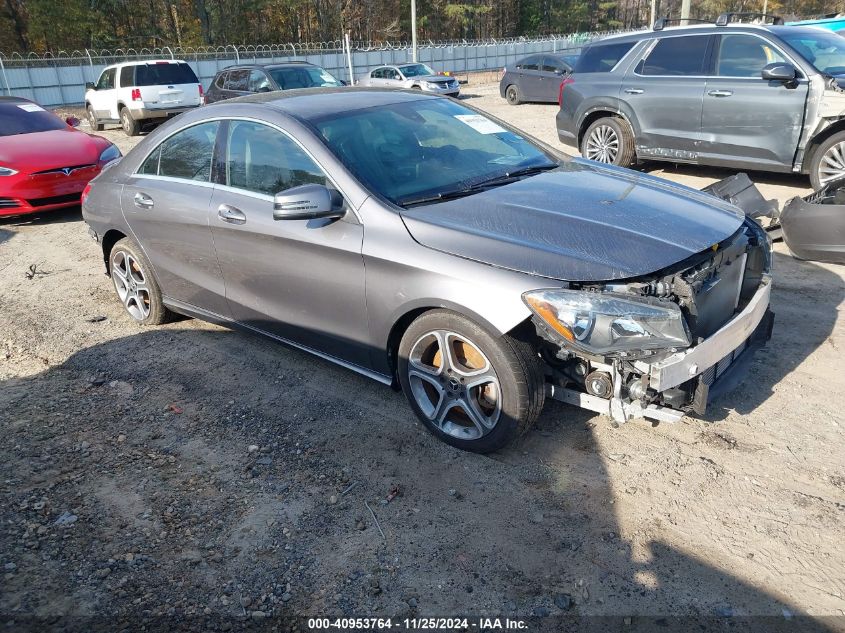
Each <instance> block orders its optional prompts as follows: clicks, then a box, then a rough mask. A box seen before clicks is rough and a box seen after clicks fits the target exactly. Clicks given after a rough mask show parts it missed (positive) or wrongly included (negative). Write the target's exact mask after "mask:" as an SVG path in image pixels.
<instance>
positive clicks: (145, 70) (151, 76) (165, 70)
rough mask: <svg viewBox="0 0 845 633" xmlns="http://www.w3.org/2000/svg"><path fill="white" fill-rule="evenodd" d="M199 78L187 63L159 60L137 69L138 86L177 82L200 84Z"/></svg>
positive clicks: (163, 84)
mask: <svg viewBox="0 0 845 633" xmlns="http://www.w3.org/2000/svg"><path fill="white" fill-rule="evenodd" d="M198 83H199V80H198V79H197V76H196V75H195V74H194V71H193V70H191V67H190V66H188V64H185V63H178V64H172V63H170V62H163V63H161V62H157V63H154V64H142V65H140V66H138V67H137V68H136V71H135V85H136V86H172V85H176V84H198Z"/></svg>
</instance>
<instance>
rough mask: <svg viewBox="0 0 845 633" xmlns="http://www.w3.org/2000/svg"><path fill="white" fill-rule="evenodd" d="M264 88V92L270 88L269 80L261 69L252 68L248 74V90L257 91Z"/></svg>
mask: <svg viewBox="0 0 845 633" xmlns="http://www.w3.org/2000/svg"><path fill="white" fill-rule="evenodd" d="M261 89H264V90H265V92H266V91H267V90H269V89H270V80H269V79H268V78H267V75H266V74H265V73H264V71H263V70H253V71H252V72H251V73H250V74H249V91H250V92H259V91H260V90H261Z"/></svg>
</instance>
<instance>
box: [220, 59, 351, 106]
mask: <svg viewBox="0 0 845 633" xmlns="http://www.w3.org/2000/svg"><path fill="white" fill-rule="evenodd" d="M343 85H345V84H344V83H343V82H342V81H341V80H340V79H338V78H336V77H335V76H334V75H332V74H331V73H330V72H329V71H327V70H326V69H325V68H321V67H320V66H315V65H314V64H309V63H308V62H302V61H290V62H285V63H282V64H248V65H239V66H228V67H227V68H224V69H223V70H221V71H220V72H218V73H217V75H216V76H215V77H214V79H213V80H212V82H211V85H210V86H209V87H208V93H207V94H206V103H214V102H216V101H222V100H223V99H231V98H232V97H242V96H244V95H248V94H253V93H255V92H272V91H274V90H292V89H295V88H333V87H337V86H343Z"/></svg>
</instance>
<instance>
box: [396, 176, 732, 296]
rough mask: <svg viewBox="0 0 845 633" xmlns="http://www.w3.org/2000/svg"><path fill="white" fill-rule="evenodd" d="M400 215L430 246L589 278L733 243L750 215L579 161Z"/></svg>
mask: <svg viewBox="0 0 845 633" xmlns="http://www.w3.org/2000/svg"><path fill="white" fill-rule="evenodd" d="M401 214H402V217H403V219H404V221H405V225H406V226H407V228H408V231H409V232H410V233H411V235H412V237H413V238H414V239H415V240H416V241H417V242H419V243H420V244H422V245H424V246H427V247H429V248H432V249H435V250H438V251H442V252H445V253H450V254H452V255H457V256H459V257H465V258H467V259H472V260H476V261H479V262H483V263H485V264H490V265H492V266H498V267H501V268H507V269H510V270H515V271H520V272H524V273H529V274H532V275H539V276H542V277H549V278H552V279H560V280H563V281H580V282H595V281H611V280H618V279H627V278H632V277H639V276H642V275H647V274H649V273H653V272H656V271H658V270H661V269H663V268H666V267H668V266H671V265H673V264H675V263H678V262H680V261H682V260H684V259H686V258H687V257H690V256H691V255H694V254H695V253H699V252H701V251H704V250H706V249H707V248H710V247H712V246H713V245H714V244H716V243H718V242H721V241H722V240H724V239H726V238H728V237H730V236H731V235H733V234H734V233H735V232H736V231H737V229H739V227H740V225H741V224H742V222H743V219H744V215H743V213H742V211H740V210H739V209H737V208H736V207H734V206H733V205H730V204H728V203H726V202H723V201H721V200H719V199H718V198H716V197H714V196H711V195H709V194H704V193H701V192H699V191H696V190H694V189H690V188H687V187H683V186H680V185H675V184H672V183H669V182H666V181H663V180H660V179H658V178H654V177H652V176H647V175H644V174H640V173H637V172H633V171H629V170H623V169H619V168H607V167H603V166H597V165H595V164H594V163H588V162H586V161H582V160H580V159H574V160H571V161H569V162H567V163H565V164H564V165H562V166H561V167H560V168H559V169H555V170H554V171H550V172H544V173H542V174H539V175H536V176H532V177H530V178H525V179H523V180H520V181H518V182H515V183H513V184H510V185H505V186H502V187H497V188H493V189H489V190H487V191H485V192H482V193H478V194H475V195H472V196H469V197H466V198H459V199H456V200H451V201H448V202H442V203H437V204H432V205H426V206H419V207H412V208H410V209H404V210H402V211H401Z"/></svg>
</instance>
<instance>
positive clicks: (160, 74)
mask: <svg viewBox="0 0 845 633" xmlns="http://www.w3.org/2000/svg"><path fill="white" fill-rule="evenodd" d="M85 87H86V91H85V110H86V111H87V113H88V123H89V124H90V125H91V128H92V129H93V130H95V131H100V130H102V129H103V125H104V124H105V123H120V125H121V126H122V127H123V131H124V132H126V134H127V135H129V136H136V135H137V134H138V133H139V132H140V131H141V122H142V121H150V122H155V123H160V122H162V121H165V120H166V119H167V118H168V117H172V116H176V115H177V114H179V113H180V112H184V111H185V110H190V109H191V108H196V107H197V106H199V105H202V103H203V101H204V97H203V90H202V84H201V83H200V82H199V80H198V79H197V76H196V75H195V74H194V71H193V70H191V67H190V66H188V64H187V63H185V62H183V61H179V60H167V59H161V60H150V61H142V62H126V63H123V64H115V65H113V66H107V67H106V69H105V70H103V73H102V74H101V75H100V79H99V80H98V81H97V83H96V84H92V83H88V84H86V86H85Z"/></svg>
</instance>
